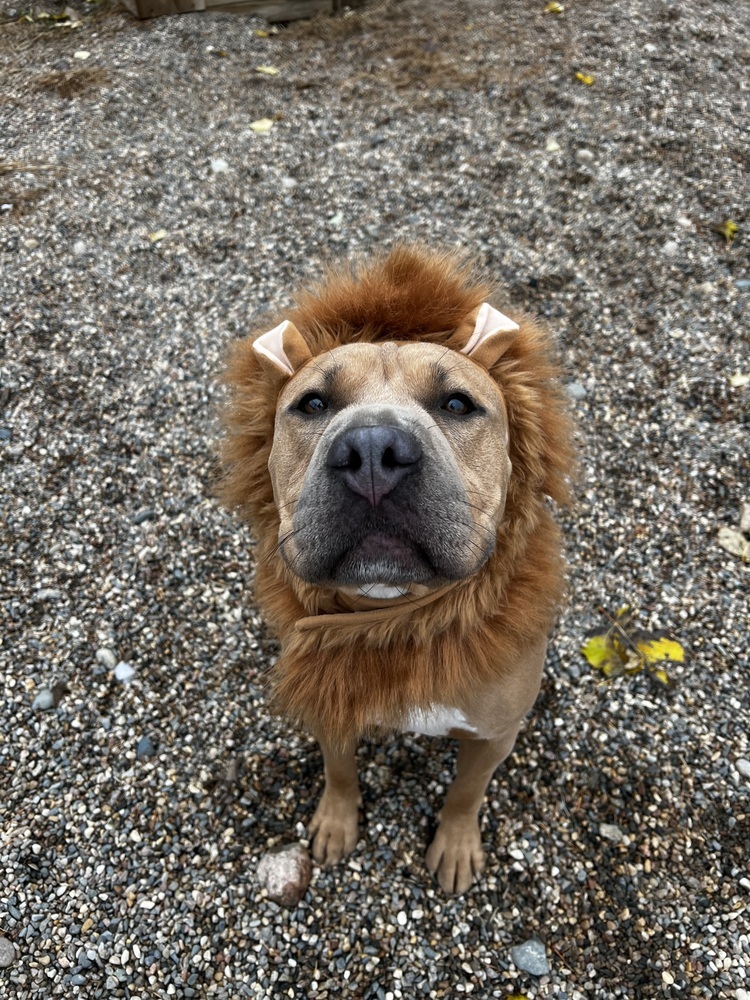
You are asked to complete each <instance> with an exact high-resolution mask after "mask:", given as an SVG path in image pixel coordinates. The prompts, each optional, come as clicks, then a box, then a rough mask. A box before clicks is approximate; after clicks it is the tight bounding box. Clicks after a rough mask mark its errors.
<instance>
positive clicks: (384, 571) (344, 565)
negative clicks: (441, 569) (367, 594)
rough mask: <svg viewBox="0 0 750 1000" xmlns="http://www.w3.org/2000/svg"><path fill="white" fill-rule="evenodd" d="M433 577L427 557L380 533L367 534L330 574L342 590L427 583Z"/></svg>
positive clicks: (415, 549)
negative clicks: (378, 585) (343, 588)
mask: <svg viewBox="0 0 750 1000" xmlns="http://www.w3.org/2000/svg"><path fill="white" fill-rule="evenodd" d="M436 575H437V574H436V573H435V570H434V569H433V567H432V565H431V564H430V561H429V559H428V557H427V555H426V554H425V553H424V552H423V551H422V550H421V549H420V548H419V547H418V546H416V545H414V544H412V543H410V542H407V541H404V540H402V539H400V538H395V537H394V536H393V535H387V534H381V533H375V534H372V535H366V536H365V538H363V539H362V540H361V541H359V542H357V543H356V544H355V545H353V546H352V547H351V548H350V549H349V550H348V551H347V552H346V553H344V555H343V557H342V558H341V559H340V560H339V562H338V563H337V565H336V566H335V568H334V570H333V573H332V574H331V576H332V577H333V580H334V582H335V583H336V584H337V586H341V587H367V586H371V585H372V584H378V583H380V584H388V585H390V586H399V585H403V584H409V583H428V582H429V581H430V580H433V579H435V577H436Z"/></svg>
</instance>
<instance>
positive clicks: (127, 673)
mask: <svg viewBox="0 0 750 1000" xmlns="http://www.w3.org/2000/svg"><path fill="white" fill-rule="evenodd" d="M134 677H135V670H134V669H133V667H131V666H130V664H129V663H125V661H124V660H120V662H119V663H118V664H117V666H116V667H115V678H116V679H117V680H118V681H122V683H123V684H127V683H128V681H132V679H133V678H134Z"/></svg>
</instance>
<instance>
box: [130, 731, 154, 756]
mask: <svg viewBox="0 0 750 1000" xmlns="http://www.w3.org/2000/svg"><path fill="white" fill-rule="evenodd" d="M155 753H156V749H155V747H154V744H153V743H152V742H151V740H150V739H149V738H148V736H141V738H140V739H139V740H138V746H137V747H136V748H135V755H136V757H137V758H138V760H143V758H144V757H153V756H154V754H155Z"/></svg>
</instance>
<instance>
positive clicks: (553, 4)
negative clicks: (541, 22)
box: [544, 0, 565, 14]
mask: <svg viewBox="0 0 750 1000" xmlns="http://www.w3.org/2000/svg"><path fill="white" fill-rule="evenodd" d="M564 10H565V8H564V7H563V5H562V4H561V3H558V2H557V0H550V2H549V3H548V4H547V6H546V7H545V8H544V13H545V14H562V12H563V11H564Z"/></svg>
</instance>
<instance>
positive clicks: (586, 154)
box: [576, 149, 594, 164]
mask: <svg viewBox="0 0 750 1000" xmlns="http://www.w3.org/2000/svg"><path fill="white" fill-rule="evenodd" d="M576 160H577V161H578V162H579V163H586V164H588V163H593V162H594V154H593V153H592V152H591V150H590V149H579V150H577V151H576Z"/></svg>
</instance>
